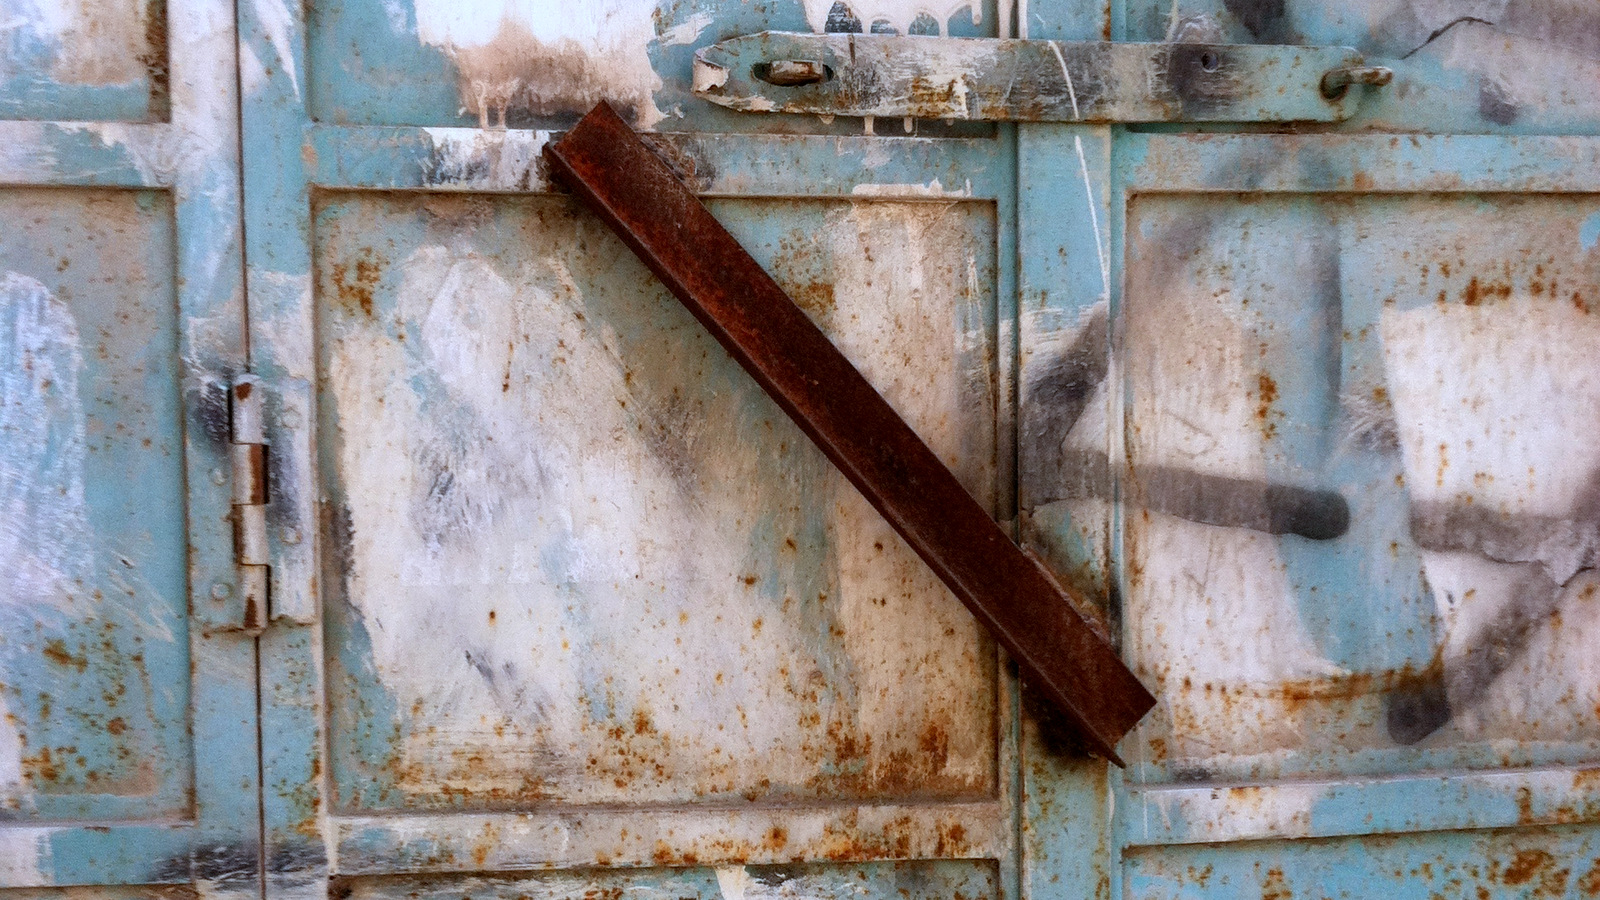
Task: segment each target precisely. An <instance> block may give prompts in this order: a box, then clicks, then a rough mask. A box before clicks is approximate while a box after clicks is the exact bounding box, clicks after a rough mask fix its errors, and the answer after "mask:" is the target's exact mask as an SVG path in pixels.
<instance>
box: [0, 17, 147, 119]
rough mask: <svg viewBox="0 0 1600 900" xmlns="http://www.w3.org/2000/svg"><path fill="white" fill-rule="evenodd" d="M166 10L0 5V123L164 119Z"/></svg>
mask: <svg viewBox="0 0 1600 900" xmlns="http://www.w3.org/2000/svg"><path fill="white" fill-rule="evenodd" d="M166 6H167V5H166V3H165V2H164V0H117V2H102V3H90V2H81V0H73V2H49V0H8V2H7V3H6V5H5V6H4V7H3V8H0V16H3V17H4V18H3V19H0V41H3V42H4V52H3V53H0V118H5V119H34V120H41V119H43V120H78V121H85V120H97V121H117V122H161V121H165V120H166V119H167V117H168V115H169V114H170V113H171V97H170V77H169V72H168V68H169V67H168V62H167V8H166Z"/></svg>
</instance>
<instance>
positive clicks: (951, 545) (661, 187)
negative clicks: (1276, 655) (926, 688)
mask: <svg viewBox="0 0 1600 900" xmlns="http://www.w3.org/2000/svg"><path fill="white" fill-rule="evenodd" d="M545 157H546V159H547V160H548V161H549V163H550V168H551V170H552V173H553V174H554V175H555V176H556V178H557V179H558V180H559V181H561V182H563V183H565V184H567V185H568V186H570V187H571V188H572V190H573V192H574V193H575V194H576V195H577V196H578V197H579V198H580V199H581V200H582V201H583V202H584V203H585V204H586V205H588V207H589V208H590V209H591V210H593V211H594V212H595V213H596V214H597V215H599V216H600V218H601V219H603V220H605V222H606V224H608V225H610V226H611V228H612V229H613V230H615V231H616V232H617V234H618V235H619V236H620V237H621V238H622V240H623V241H624V242H626V243H627V245H628V246H629V247H631V248H632V249H633V251H634V252H635V253H637V254H638V255H639V258H640V259H642V260H644V262H645V264H646V265H647V266H649V267H650V270H651V271H652V272H654V273H655V274H656V276H657V277H659V278H660V279H661V280H662V281H663V282H665V283H666V285H667V287H668V288H669V289H670V290H671V291H672V293H673V294H674V295H676V296H677V298H678V299H679V300H681V301H683V304H684V305H685V306H687V307H688V308H689V310H690V312H692V313H694V315H695V317H696V318H697V319H699V320H700V323H701V324H702V325H704V326H705V327H706V329H707V330H709V331H710V332H711V333H712V334H713V335H714V336H715V337H716V338H717V340H718V341H720V342H721V343H722V346H723V347H725V348H726V349H727V351H728V352H729V353H730V354H732V356H733V358H734V359H736V360H738V361H739V364H740V365H742V366H743V367H744V368H745V370H746V371H748V372H749V373H750V374H751V375H752V376H753V377H754V378H755V379H756V381H757V382H758V383H759V384H760V385H761V387H762V388H763V389H764V390H766V392H767V393H768V394H770V395H771V396H772V398H773V399H774V400H776V401H777V403H778V405H779V406H780V407H782V408H783V410H784V412H785V413H787V414H788V415H789V417H790V418H791V419H793V420H794V421H795V423H796V424H798V425H799V426H800V428H801V429H802V430H804V431H805V433H806V434H807V435H809V436H810V437H811V439H812V440H813V441H815V442H816V444H817V446H818V447H820V448H821V449H822V452H823V453H824V454H826V455H827V457H828V459H829V460H831V461H832V462H833V464H834V465H835V466H838V468H839V470H840V471H841V472H843V473H844V475H845V477H846V478H848V479H850V482H851V483H852V484H854V485H855V486H856V489H857V490H859V491H861V493H862V494H863V495H864V496H865V497H866V498H867V500H868V501H869V502H871V503H872V505H873V507H874V508H876V509H877V510H878V512H880V513H882V514H883V516H884V518H885V519H887V520H888V521H889V523H890V524H891V525H892V526H894V529H895V530H896V531H897V532H899V533H900V535H901V536H902V537H903V538H905V540H906V542H907V543H908V544H910V545H911V547H912V548H913V549H914V550H916V552H917V554H918V555H919V556H921V557H922V559H923V561H924V562H926V563H927V564H928V566H929V567H930V568H932V569H933V571H934V572H935V573H936V574H937V575H938V576H939V577H940V579H942V580H943V581H944V583H945V584H946V585H948V586H949V588H950V590H951V591H953V592H954V593H955V595H956V596H957V597H959V598H960V599H961V601H962V602H963V603H965V604H966V605H967V608H968V609H970V610H971V611H972V613H973V615H975V616H977V617H978V620H979V621H980V622H982V623H983V624H984V625H985V626H987V627H988V629H989V630H990V632H992V633H993V634H994V636H995V639H996V640H997V641H999V643H1000V645H1001V646H1002V647H1004V648H1005V649H1006V651H1007V652H1008V653H1010V654H1011V656H1012V657H1013V658H1014V659H1015V660H1016V661H1017V663H1018V665H1020V666H1021V668H1022V672H1023V676H1024V678H1025V680H1027V681H1028V683H1029V684H1030V685H1032V686H1033V687H1034V688H1036V689H1038V690H1040V691H1042V692H1043V693H1044V694H1045V696H1046V697H1048V698H1049V699H1050V700H1051V701H1052V702H1054V703H1055V704H1056V705H1057V706H1058V707H1060V709H1061V710H1062V712H1063V713H1064V714H1065V715H1066V716H1067V717H1068V719H1069V720H1070V722H1071V723H1072V724H1073V725H1075V726H1076V727H1077V729H1078V730H1079V732H1080V733H1081V736H1082V738H1083V739H1084V741H1085V742H1086V744H1087V745H1088V746H1090V747H1091V748H1092V749H1094V750H1095V751H1097V752H1099V753H1100V754H1102V755H1104V756H1105V757H1106V758H1108V759H1110V760H1112V761H1114V762H1116V763H1117V764H1118V765H1121V764H1122V761H1121V760H1120V759H1119V758H1118V757H1117V753H1116V745H1117V742H1118V741H1119V740H1120V739H1121V738H1122V736H1123V735H1125V734H1126V733H1127V732H1128V730H1129V729H1131V728H1132V727H1133V726H1134V725H1135V724H1136V723H1137V722H1138V721H1139V719H1140V718H1141V717H1142V716H1143V715H1144V714H1145V713H1146V712H1147V711H1148V710H1149V709H1150V707H1152V706H1154V705H1155V699H1154V698H1153V697H1151V696H1150V693H1149V692H1148V691H1146V690H1145V688H1144V686H1143V685H1141V684H1140V683H1139V681H1138V679H1136V678H1135V677H1134V675H1133V673H1132V672H1130V671H1129V670H1128V668H1127V666H1125V665H1124V664H1123V662H1122V660H1121V659H1120V658H1118V656H1117V653H1116V650H1115V648H1113V647H1112V646H1111V644H1110V643H1109V642H1108V641H1106V639H1105V638H1103V637H1101V636H1100V635H1099V634H1098V633H1097V632H1095V631H1094V629H1093V628H1091V627H1090V626H1089V624H1088V623H1087V622H1086V621H1085V620H1084V619H1083V617H1082V616H1080V615H1079V614H1078V612H1077V611H1076V609H1074V607H1073V605H1072V602H1071V601H1070V600H1069V599H1068V598H1067V596H1066V595H1065V594H1064V593H1063V590H1062V588H1061V587H1059V586H1058V585H1057V584H1056V582H1055V580H1054V579H1053V578H1052V577H1051V576H1050V574H1049V573H1048V572H1046V571H1045V570H1044V569H1043V568H1042V567H1040V566H1039V565H1038V564H1037V563H1035V562H1034V561H1033V560H1031V559H1029V558H1028V557H1027V556H1026V555H1025V554H1024V553H1023V552H1022V551H1021V550H1019V549H1018V548H1017V546H1016V545H1015V544H1013V543H1012V542H1011V540H1010V538H1008V537H1007V536H1006V534H1005V533H1004V532H1003V531H1001V530H1000V527H999V526H998V525H996V524H995V522H994V520H993V519H991V518H990V517H989V514H988V513H987V512H985V511H984V509H983V507H982V506H980V505H979V504H978V503H977V501H975V500H973V499H972V497H971V496H969V495H968V494H967V492H966V490H965V489H963V488H962V486H961V484H960V482H958V481H957V480H956V477H955V476H954V475H953V474H951V472H950V470H949V469H948V468H946V467H945V465H944V463H942V462H940V460H939V458H938V457H937V456H935V455H934V453H933V451H932V450H930V449H929V448H928V445H927V444H925V443H923V442H922V439H921V438H919V437H917V435H916V433H915V432H914V431H912V430H911V427H910V426H909V425H907V424H906V423H905V422H904V421H903V420H902V419H901V418H900V417H899V415H897V414H896V413H895V412H894V410H893V409H891V408H890V406H889V404H888V403H887V402H886V401H885V400H884V399H883V398H882V397H881V396H879V395H878V392H877V391H876V390H874V389H873V387H872V385H870V384H868V383H867V380H866V379H865V378H864V377H862V375H861V373H860V372H858V371H856V369H855V367H854V366H852V365H851V364H850V362H849V361H848V360H847V359H845V357H844V354H842V353H840V352H839V350H838V349H837V348H835V347H834V346H833V344H832V343H830V342H829V340H828V338H827V337H826V336H825V335H824V334H823V333H822V331H821V330H820V329H818V328H817V326H816V325H814V324H812V322H811V320H810V319H809V318H807V317H806V314H805V313H804V312H802V311H801V310H800V308H799V307H798V306H796V305H795V304H794V301H793V300H791V299H789V297H788V295H787V294H785V293H784V292H783V289H782V288H780V287H779V286H778V284H777V282H775V281H773V280H772V277H771V276H770V275H768V274H767V272H766V271H765V270H764V269H762V268H761V266H760V265H759V264H758V263H757V262H756V261H755V260H754V259H752V258H751V257H750V254H748V253H746V252H745V250H744V248H743V247H740V246H739V244H738V242H737V241H735V240H734V238H733V236H732V235H731V234H729V233H728V232H727V230H726V229H724V228H723V227H722V225H721V224H719V223H718V222H717V220H716V219H715V218H714V217H713V216H712V215H711V213H710V211H708V210H707V209H706V208H705V207H704V206H703V205H702V204H701V203H700V201H699V200H698V199H697V198H696V197H695V196H694V194H693V193H692V192H691V191H690V190H689V188H688V187H686V186H685V185H684V184H683V182H682V181H680V180H679V179H678V178H677V176H676V175H674V174H673V172H672V170H671V169H670V168H668V166H667V165H666V164H665V163H664V162H662V161H661V159H660V158H658V157H657V156H656V155H655V153H654V152H652V151H651V150H650V149H649V148H648V147H647V146H646V145H645V144H644V143H643V141H641V140H640V138H639V137H638V136H637V135H636V134H634V133H633V131H632V130H631V129H630V128H628V126H627V125H626V124H625V123H624V122H623V121H622V119H621V118H619V117H618V116H617V114H616V112H615V111H613V110H612V109H611V107H609V106H607V105H606V104H604V103H601V104H600V105H599V106H596V107H595V108H594V110H593V111H591V112H590V113H589V114H588V115H587V116H585V117H584V118H583V121H581V122H579V123H578V124H577V126H576V127H574V128H573V129H572V131H570V132H568V133H567V135H566V136H565V137H564V138H562V139H561V140H560V141H557V142H555V143H552V144H549V145H547V146H546V148H545ZM1078 599H1079V600H1080V602H1081V598H1078Z"/></svg>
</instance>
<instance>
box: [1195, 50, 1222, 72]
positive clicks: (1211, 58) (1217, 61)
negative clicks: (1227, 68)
mask: <svg viewBox="0 0 1600 900" xmlns="http://www.w3.org/2000/svg"><path fill="white" fill-rule="evenodd" d="M1221 67H1222V57H1220V56H1218V55H1217V51H1215V50H1206V51H1204V52H1203V53H1201V54H1200V68H1201V69H1202V70H1204V71H1206V72H1215V71H1216V70H1217V69H1219V68H1221Z"/></svg>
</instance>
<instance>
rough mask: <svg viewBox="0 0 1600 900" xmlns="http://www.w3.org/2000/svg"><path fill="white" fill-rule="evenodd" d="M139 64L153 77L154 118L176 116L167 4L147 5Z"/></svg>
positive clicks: (153, 3) (151, 101) (158, 119)
mask: <svg viewBox="0 0 1600 900" xmlns="http://www.w3.org/2000/svg"><path fill="white" fill-rule="evenodd" d="M138 59H139V65H141V66H143V67H144V74H145V77H146V78H148V79H150V118H151V119H154V120H155V121H158V122H164V121H166V120H167V119H169V118H171V116H172V78H171V71H170V67H169V66H168V65H167V5H166V4H165V3H158V2H151V3H150V4H149V5H148V6H146V7H145V16H144V51H143V52H142V53H140V54H139V57H138Z"/></svg>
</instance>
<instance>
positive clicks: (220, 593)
mask: <svg viewBox="0 0 1600 900" xmlns="http://www.w3.org/2000/svg"><path fill="white" fill-rule="evenodd" d="M232 593H233V585H231V584H229V583H227V582H226V581H216V582H212V584H211V599H213V600H218V601H221V600H226V599H228V595H229V594H232Z"/></svg>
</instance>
